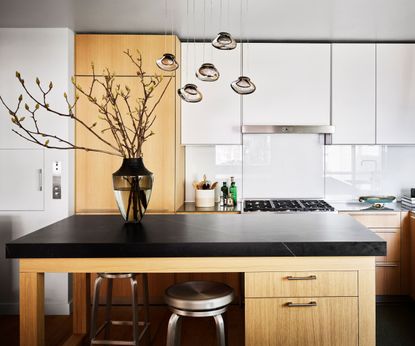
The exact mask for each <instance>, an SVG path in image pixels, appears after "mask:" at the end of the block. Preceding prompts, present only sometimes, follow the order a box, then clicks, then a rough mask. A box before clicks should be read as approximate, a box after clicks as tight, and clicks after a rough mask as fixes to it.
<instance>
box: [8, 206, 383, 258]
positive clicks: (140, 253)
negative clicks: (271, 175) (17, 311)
mask: <svg viewBox="0 0 415 346" xmlns="http://www.w3.org/2000/svg"><path fill="white" fill-rule="evenodd" d="M384 255H386V242H385V241H384V240H383V239H382V238H380V237H378V236H377V235H376V234H375V233H373V232H371V231H370V230H368V229H367V228H365V227H364V226H363V225H361V224H360V223H358V222H357V221H355V220H354V219H352V218H351V217H350V216H347V215H337V214H329V213H328V214H324V213H318V214H311V213H310V214H288V215H277V214H266V213H261V214H248V215H247V214H242V215H237V214H235V215H146V216H145V217H144V219H143V221H142V223H140V224H124V223H123V220H122V219H121V217H120V216H116V215H105V216H102V215H74V216H71V217H68V218H66V219H63V220H61V221H59V222H57V223H54V224H52V225H50V226H47V227H45V228H43V229H40V230H38V231H35V232H33V233H30V234H28V235H25V236H23V237H21V238H18V239H16V240H14V241H11V242H10V243H8V244H6V257H7V258H100V257H106V258H108V257H218V256H220V257H222V256H224V257H227V256H255V257H261V256H384Z"/></svg>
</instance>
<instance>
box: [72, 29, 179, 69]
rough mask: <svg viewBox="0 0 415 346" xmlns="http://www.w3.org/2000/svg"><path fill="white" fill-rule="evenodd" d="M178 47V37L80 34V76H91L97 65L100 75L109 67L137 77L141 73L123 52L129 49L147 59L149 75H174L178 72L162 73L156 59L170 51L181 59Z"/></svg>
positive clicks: (77, 42)
mask: <svg viewBox="0 0 415 346" xmlns="http://www.w3.org/2000/svg"><path fill="white" fill-rule="evenodd" d="M177 44H178V39H177V37H176V36H164V35H125V34H121V35H113V34H109V35H103V34H78V35H76V37H75V46H76V49H75V66H76V75H78V76H89V75H91V63H94V66H95V73H96V74H97V75H100V74H102V71H103V70H104V69H106V68H109V69H110V71H111V72H112V73H115V75H117V76H135V75H136V72H137V70H136V68H135V66H134V65H133V64H132V63H131V62H130V60H129V58H128V57H127V56H126V55H125V54H124V53H123V52H124V51H125V50H127V49H129V50H130V52H131V53H133V54H134V53H136V51H137V49H138V50H139V51H140V52H141V55H142V58H143V71H144V72H145V74H146V75H154V74H159V75H160V74H163V75H170V76H171V75H173V76H174V75H176V72H175V71H173V72H167V71H162V70H160V69H159V68H158V67H157V65H156V60H157V59H159V58H160V57H161V56H162V54H163V53H167V52H166V50H168V52H169V53H174V54H175V55H176V56H177V58H178V59H180V56H179V55H180V54H179V53H180V52H178V51H177V49H176V45H177Z"/></svg>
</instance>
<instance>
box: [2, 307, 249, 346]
mask: <svg viewBox="0 0 415 346" xmlns="http://www.w3.org/2000/svg"><path fill="white" fill-rule="evenodd" d="M102 312H103V311H101V312H100V321H99V323H101V322H102V321H103V314H102ZM169 317H170V312H169V311H168V310H167V308H166V307H164V306H152V307H151V309H150V322H151V341H152V343H151V344H152V345H153V346H165V345H166V332H167V322H168V319H169ZM113 319H115V320H131V313H130V309H129V308H127V307H114V308H113ZM243 321H244V317H243V309H241V308H240V307H239V306H237V305H234V306H231V308H230V310H229V311H228V316H227V325H228V333H229V346H241V345H243V344H244V327H243V323H244V322H243ZM71 328H72V318H71V316H46V321H45V335H46V346H57V345H61V344H62V343H63V341H64V340H65V339H66V338H67V337H68V336H69V335H70V334H71ZM0 335H1V339H0V345H7V346H17V345H19V319H18V316H0ZM111 338H114V339H117V340H129V339H130V338H131V327H128V326H112V329H111ZM85 345H88V343H85ZM195 345H197V346H211V345H216V334H215V324H214V321H213V319H212V318H185V319H184V320H183V325H182V346H195Z"/></svg>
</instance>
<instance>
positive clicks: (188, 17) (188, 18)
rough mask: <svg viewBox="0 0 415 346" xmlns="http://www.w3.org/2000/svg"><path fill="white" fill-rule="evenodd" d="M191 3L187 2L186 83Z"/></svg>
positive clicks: (187, 77) (187, 76)
mask: <svg viewBox="0 0 415 346" xmlns="http://www.w3.org/2000/svg"><path fill="white" fill-rule="evenodd" d="M189 1H190V0H186V19H187V20H186V21H187V28H186V29H187V47H186V48H187V49H186V82H188V81H189V48H190V47H189V46H190V44H189V35H190V16H189Z"/></svg>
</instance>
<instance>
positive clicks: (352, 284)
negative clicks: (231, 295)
mask: <svg viewBox="0 0 415 346" xmlns="http://www.w3.org/2000/svg"><path fill="white" fill-rule="evenodd" d="M357 295H358V289H357V272H356V271H313V272H311V271H310V272H258V273H246V274H245V296H246V297H252V298H254V297H258V298H259V297H331V296H333V297H347V296H357Z"/></svg>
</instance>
